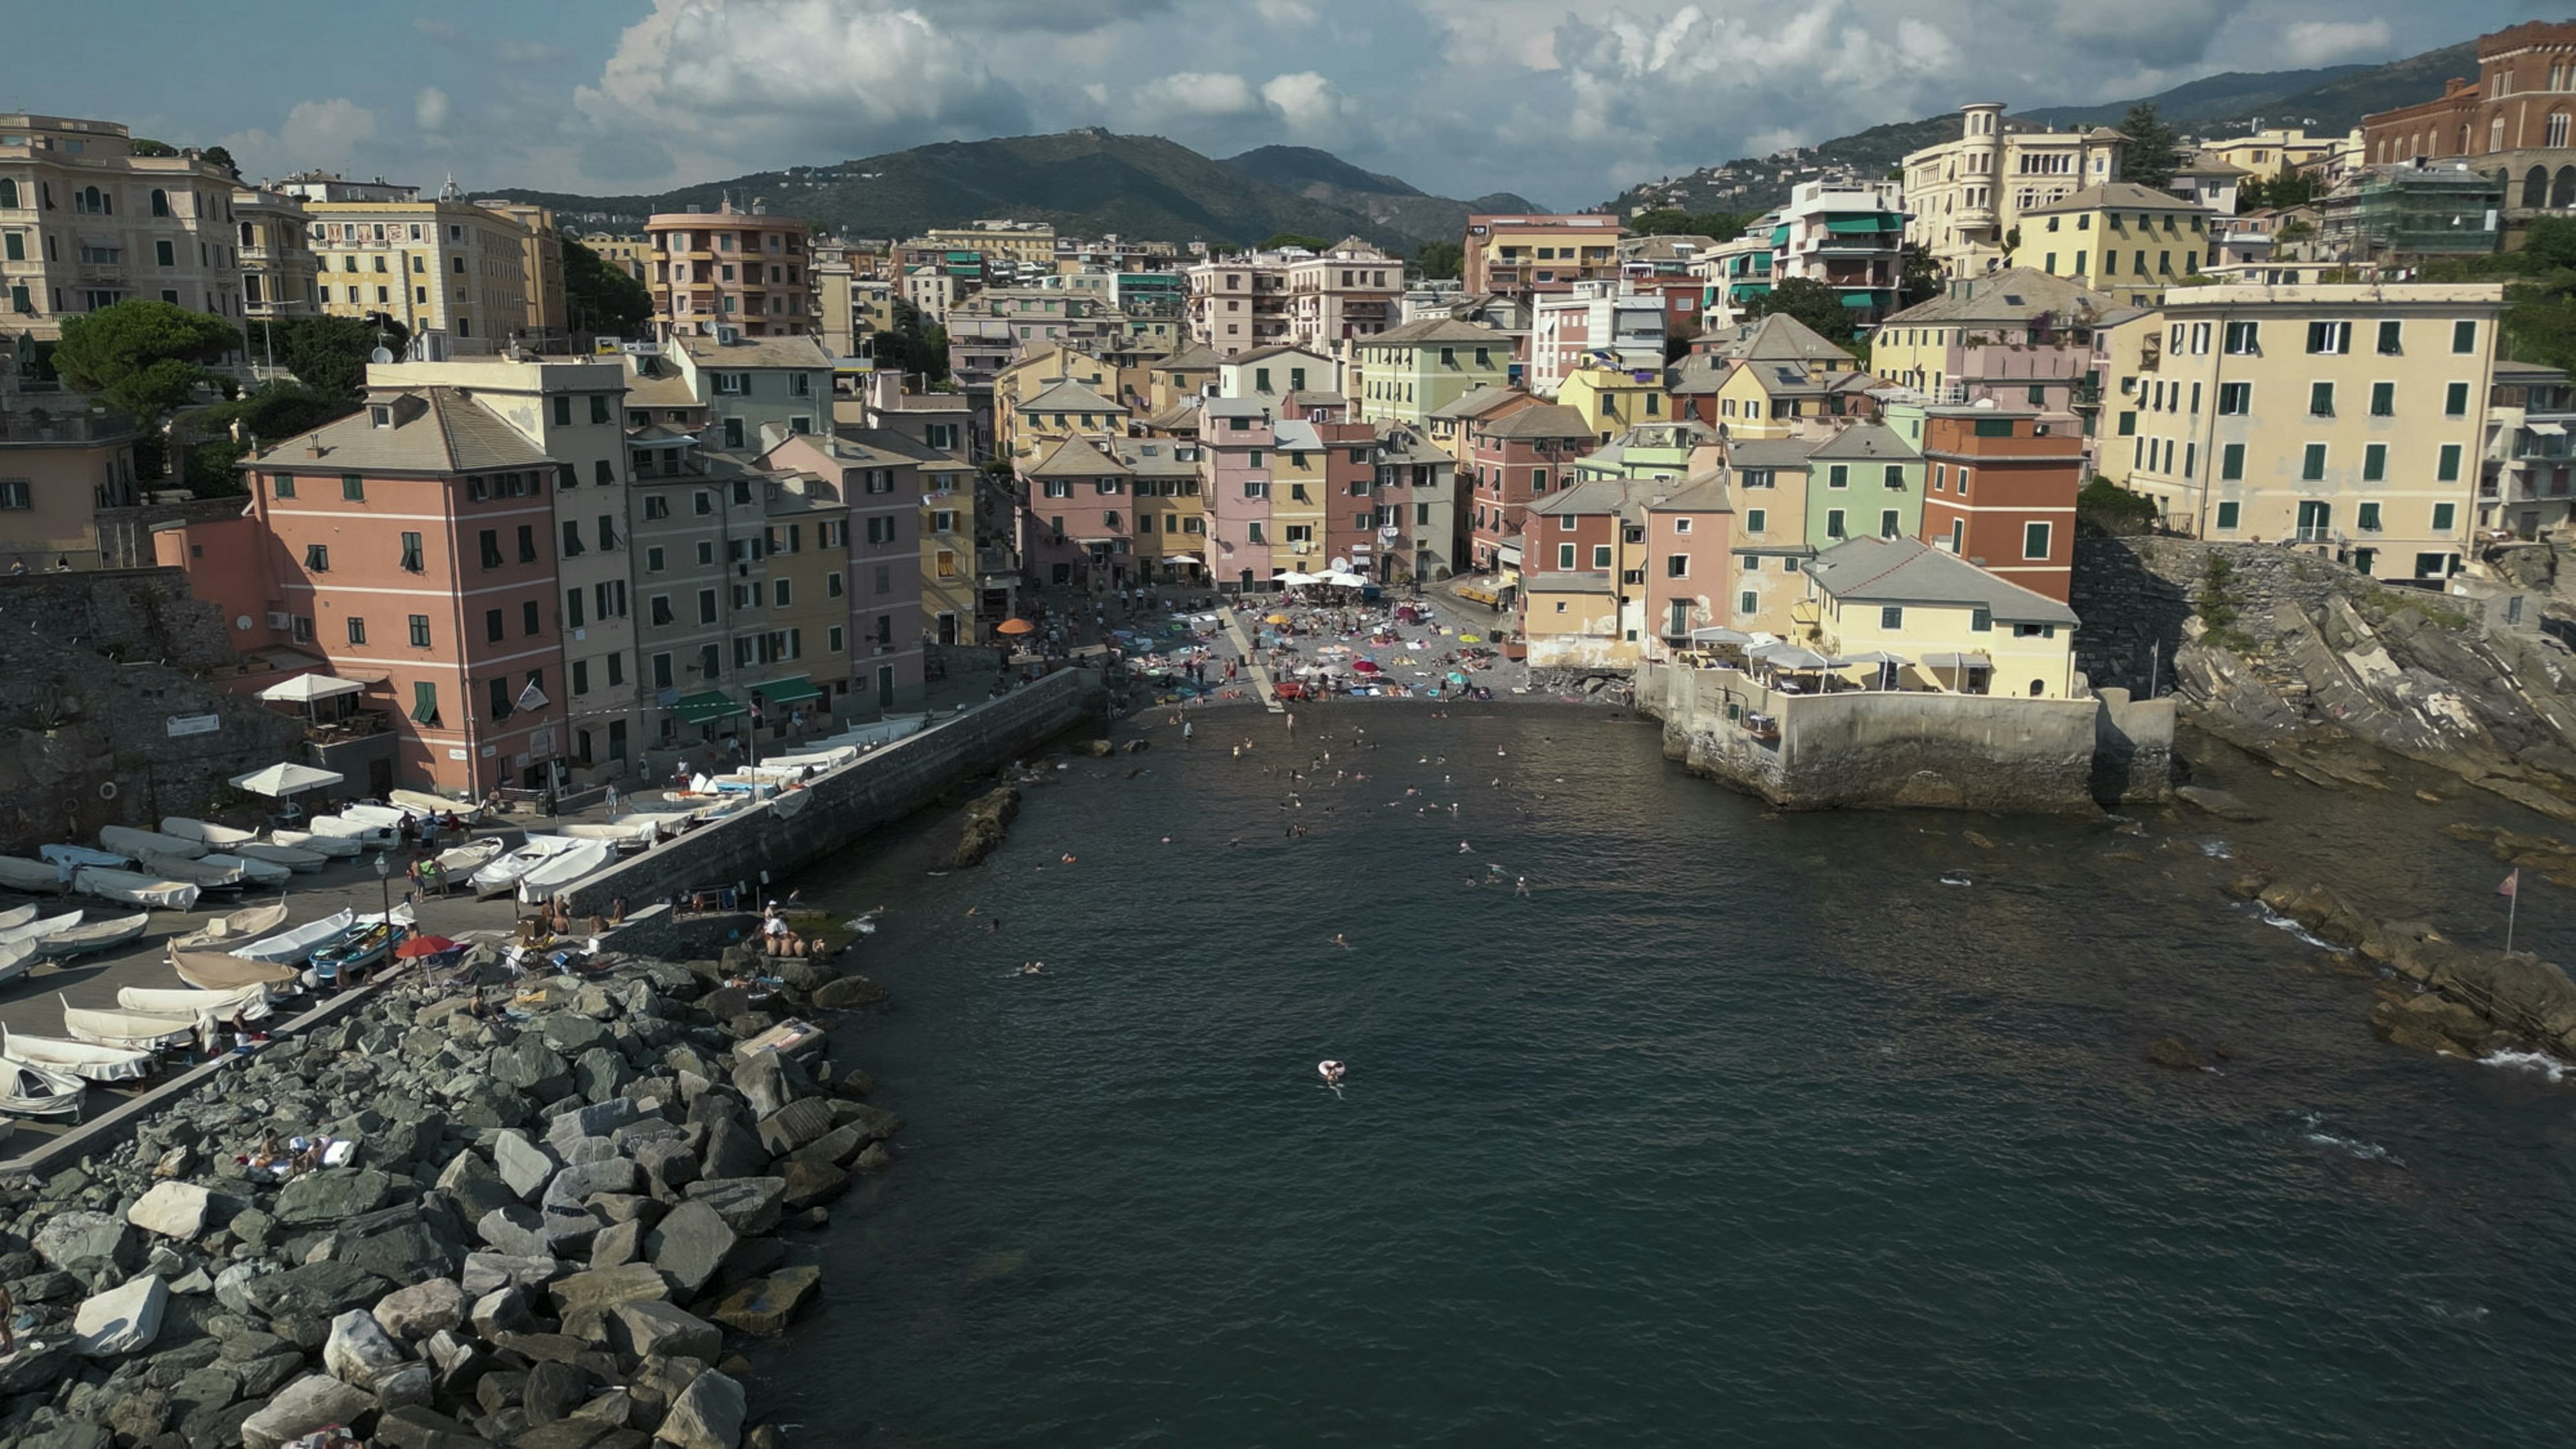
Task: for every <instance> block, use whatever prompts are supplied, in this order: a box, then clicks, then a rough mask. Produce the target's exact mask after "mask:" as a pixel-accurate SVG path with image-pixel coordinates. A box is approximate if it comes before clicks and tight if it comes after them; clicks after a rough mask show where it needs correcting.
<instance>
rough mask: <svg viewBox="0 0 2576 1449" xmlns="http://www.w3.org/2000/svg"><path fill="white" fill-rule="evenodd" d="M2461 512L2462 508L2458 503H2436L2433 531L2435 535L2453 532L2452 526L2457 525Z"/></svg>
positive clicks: (2434, 506)
mask: <svg viewBox="0 0 2576 1449" xmlns="http://www.w3.org/2000/svg"><path fill="white" fill-rule="evenodd" d="M2459 512H2460V506H2459V505H2458V504H2456V503H2436V504H2434V505H2433V531H2434V532H2435V533H2448V532H2450V531H2451V525H2452V524H2453V523H2455V522H2456V521H2458V518H2459Z"/></svg>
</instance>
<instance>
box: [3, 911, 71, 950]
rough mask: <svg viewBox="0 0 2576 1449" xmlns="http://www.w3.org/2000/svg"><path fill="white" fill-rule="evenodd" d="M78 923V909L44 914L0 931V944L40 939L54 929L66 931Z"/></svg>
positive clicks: (54, 930) (5, 944)
mask: <svg viewBox="0 0 2576 1449" xmlns="http://www.w3.org/2000/svg"><path fill="white" fill-rule="evenodd" d="M80 923H81V913H80V912H78V911H65V912H63V913H62V914H61V915H58V916H46V917H43V918H41V919H39V920H33V921H28V922H25V923H24V924H21V925H16V926H11V927H10V928H9V929H7V930H5V931H0V946H9V945H15V944H17V943H18V942H21V941H36V940H40V939H42V938H44V937H46V936H50V935H52V934H54V933H55V932H56V931H68V930H70V929H71V928H72V927H74V926H77V925H79V924H80Z"/></svg>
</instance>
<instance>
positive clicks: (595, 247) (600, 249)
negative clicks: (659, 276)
mask: <svg viewBox="0 0 2576 1449" xmlns="http://www.w3.org/2000/svg"><path fill="white" fill-rule="evenodd" d="M581 244H582V245H583V246H585V247H587V248H589V249H590V252H591V254H592V255H594V256H596V257H598V258H599V259H600V260H601V261H603V262H606V263H608V264H609V265H610V266H612V267H615V268H617V269H618V270H619V271H622V272H624V273H625V274H626V275H628V276H630V277H633V278H634V279H635V280H637V281H639V282H641V281H644V280H646V279H648V278H649V277H651V276H652V274H653V272H652V268H653V260H654V257H653V239H652V238H651V237H649V236H644V235H641V234H638V235H634V236H620V235H618V234H617V233H615V232H605V231H595V232H592V233H590V234H589V235H587V236H585V237H583V238H582V239H581Z"/></svg>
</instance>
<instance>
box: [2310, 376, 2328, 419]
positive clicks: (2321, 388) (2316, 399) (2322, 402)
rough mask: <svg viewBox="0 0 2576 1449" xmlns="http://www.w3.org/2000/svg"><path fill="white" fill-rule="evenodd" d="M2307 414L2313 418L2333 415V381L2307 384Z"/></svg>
mask: <svg viewBox="0 0 2576 1449" xmlns="http://www.w3.org/2000/svg"><path fill="white" fill-rule="evenodd" d="M2308 416H2310V417H2314V418H2330V417H2333V416H2334V384H2333V383H2330V382H2312V383H2309V384H2308Z"/></svg>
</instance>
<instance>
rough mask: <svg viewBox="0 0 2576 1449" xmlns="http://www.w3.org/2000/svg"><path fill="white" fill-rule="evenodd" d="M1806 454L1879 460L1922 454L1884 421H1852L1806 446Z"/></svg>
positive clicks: (1810, 455) (1899, 460)
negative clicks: (1808, 447) (1820, 440)
mask: <svg viewBox="0 0 2576 1449" xmlns="http://www.w3.org/2000/svg"><path fill="white" fill-rule="evenodd" d="M1807 456H1808V457H1810V458H1823V459H1828V460H1838V459H1846V458H1871V459H1876V460H1879V461H1881V462H1903V461H1905V460H1906V459H1909V458H1920V457H1922V456H1923V455H1922V454H1921V453H1919V452H1917V451H1915V448H1914V445H1913V444H1912V443H1909V442H1907V441H1905V439H1904V438H1903V437H1902V436H1901V435H1900V434H1898V432H1897V431H1896V430H1895V429H1894V428H1891V427H1889V426H1887V425H1886V424H1884V423H1854V424H1852V425H1851V426H1850V427H1847V428H1843V429H1840V430H1838V431H1836V432H1835V433H1834V435H1833V436H1832V437H1829V438H1827V439H1825V440H1824V441H1823V442H1820V443H1818V444H1816V445H1815V446H1814V447H1813V448H1810V449H1808V450H1807Z"/></svg>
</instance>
